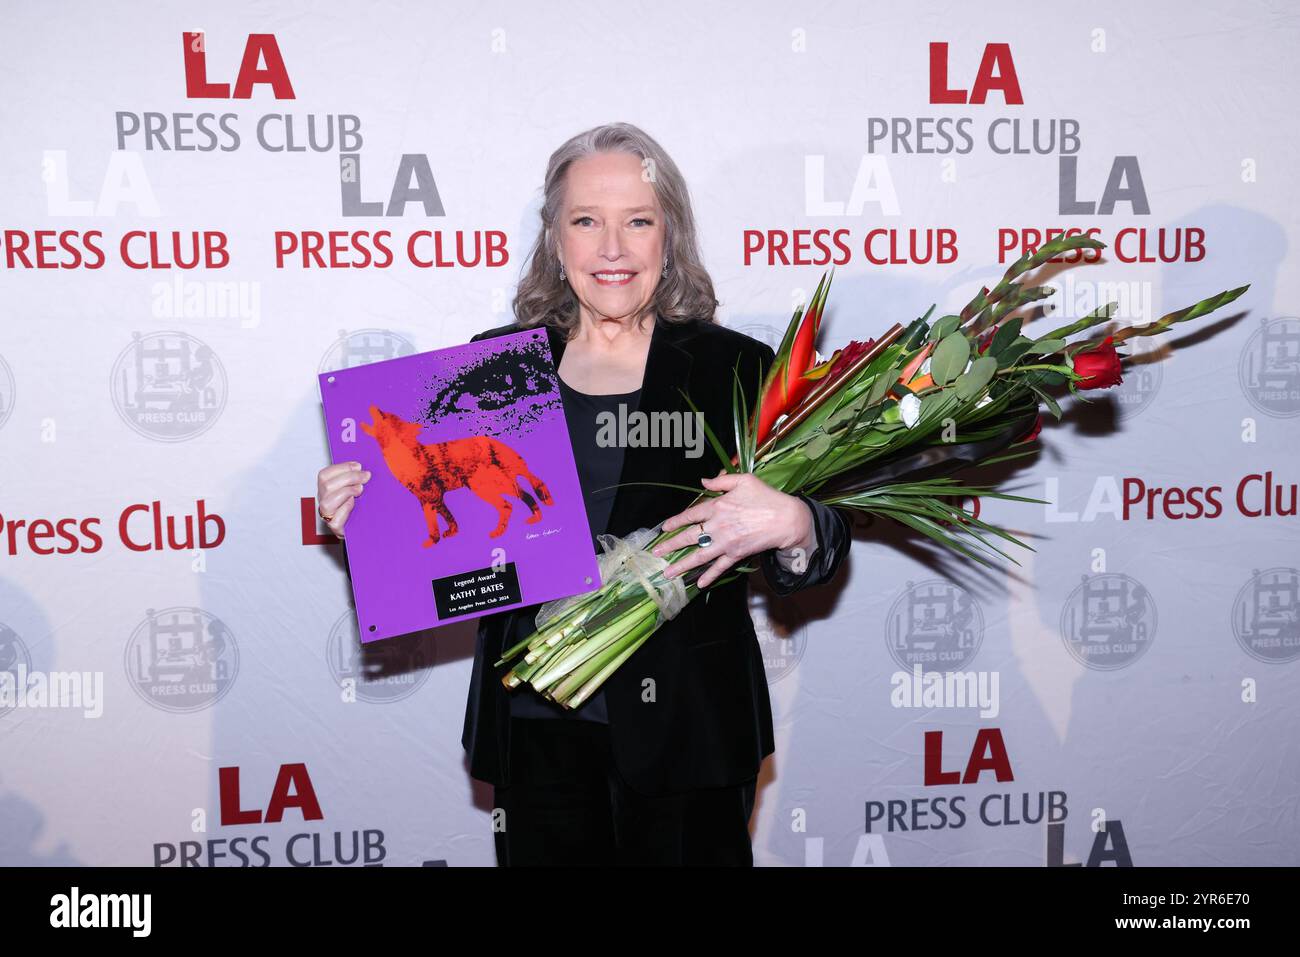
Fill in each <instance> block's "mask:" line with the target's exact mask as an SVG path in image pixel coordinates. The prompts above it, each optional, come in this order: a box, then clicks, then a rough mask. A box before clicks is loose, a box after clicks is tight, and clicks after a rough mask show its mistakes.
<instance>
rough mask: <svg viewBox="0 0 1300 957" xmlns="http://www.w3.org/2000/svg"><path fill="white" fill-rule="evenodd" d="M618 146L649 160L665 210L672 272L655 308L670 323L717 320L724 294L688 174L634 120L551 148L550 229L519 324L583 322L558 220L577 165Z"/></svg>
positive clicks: (519, 303) (541, 240) (531, 270)
mask: <svg viewBox="0 0 1300 957" xmlns="http://www.w3.org/2000/svg"><path fill="white" fill-rule="evenodd" d="M613 152H621V153H631V154H633V155H634V156H638V157H640V159H641V160H642V163H643V164H645V165H647V166H649V168H650V174H651V175H650V184H651V186H653V187H654V191H655V195H656V196H657V197H658V199H659V205H660V206H662V207H663V211H664V217H665V220H666V222H665V228H666V232H665V237H664V250H665V252H666V253H667V254H668V275H667V276H665V277H662V278H661V279H660V280H659V283H658V285H656V287H655V292H654V297H653V299H652V300H651V303H650V307H651V308H652V309H653V310H654V311H656V312H658V314H659V315H660V316H662V317H663V318H664V319H665V320H667V321H669V322H680V321H683V320H686V319H692V318H698V319H704V320H705V321H707V322H713V321H714V318H715V312H716V310H717V308H718V300H717V299H716V298H715V297H714V294H713V280H712V279H710V278H709V274H708V272H707V271H706V270H705V268H704V264H703V262H702V259H701V256H700V249H699V243H698V241H697V239H696V234H695V214H694V212H693V211H692V210H691V199H690V192H689V190H688V189H687V188H686V180H685V178H683V176H682V174H681V171H680V170H678V168H677V164H676V163H674V162H673V160H672V157H670V156H669V155H668V153H667V152H666V151H665V150H664V148H663V147H662V146H660V145H659V144H658V143H657V142H655V140H654V138H653V137H651V136H650V135H649V134H648V133H646V132H645V131H644V130H641V129H639V128H638V127H636V126H633V125H632V124H631V123H607V124H605V125H603V126H596V127H593V128H591V129H589V130H586V131H585V132H582V133H579V134H578V135H577V136H575V137H573V138H572V139H570V140H569V141H568V142H567V143H565V144H564V145H563V146H561V147H560V148H559V149H557V150H556V151H555V152H554V153H552V154H551V160H550V163H548V164H547V167H546V182H545V184H544V185H543V196H544V199H543V202H542V209H541V217H542V228H541V230H540V231H539V232H538V234H537V241H536V242H535V243H534V244H533V248H532V251H531V252H530V253H529V254H528V260H527V267H526V269H525V271H524V274H523V276H522V277H521V278H520V280H519V287H518V289H517V290H516V292H515V300H514V312H515V322H516V324H518V325H520V326H525V327H532V326H539V325H543V324H547V325H553V326H557V327H559V328H560V329H562V330H564V332H565V335H566V336H569V335H572V334H573V330H574V329H576V328H577V326H578V322H579V313H578V299H577V297H576V296H575V295H574V294H573V290H572V289H571V288H570V286H569V284H568V283H567V282H564V281H563V280H561V279H560V258H559V255H558V240H557V238H556V235H555V225H556V219H557V218H558V216H559V214H560V203H561V201H562V200H563V198H564V180H565V175H566V174H567V173H568V170H569V166H570V164H571V163H573V161H574V160H576V159H579V158H580V157H583V156H590V155H591V154H593V153H613ZM647 161H648V162H647Z"/></svg>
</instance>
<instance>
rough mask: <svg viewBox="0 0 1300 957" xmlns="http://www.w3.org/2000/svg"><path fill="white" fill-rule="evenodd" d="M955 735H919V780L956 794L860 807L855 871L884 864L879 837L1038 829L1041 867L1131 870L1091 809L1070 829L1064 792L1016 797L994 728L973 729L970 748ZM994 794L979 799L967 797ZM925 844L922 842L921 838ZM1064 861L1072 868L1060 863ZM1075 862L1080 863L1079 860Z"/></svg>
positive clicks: (1111, 830)
mask: <svg viewBox="0 0 1300 957" xmlns="http://www.w3.org/2000/svg"><path fill="white" fill-rule="evenodd" d="M958 734H964V732H958V733H957V734H954V733H951V732H950V733H948V734H947V736H946V737H945V733H944V732H943V731H926V732H925V736H924V739H923V740H924V746H923V751H922V767H921V769H920V770H921V780H922V782H923V784H924V786H925V787H926V788H927V789H929V788H941V789H956V790H955V791H951V790H949V791H948V792H947V793H943V794H934V795H930V794H928V793H927V795H926V796H923V797H915V798H911V799H905V798H889V799H887V800H873V799H869V800H867V801H866V808H865V810H866V827H865V831H864V833H863V835H862V836H861V837H860V838H859V840H858V847H857V849H856V851H855V857H854V863H855V864H861V863H865V862H867V861H869V860H872V861H873V862H874V863H876V864H888V863H889V861H888V854H887V852H886V850H885V845H884V836H885V835H887V834H910V833H912V832H916V831H924V832H927V834H928V833H930V832H934V831H961V830H963V829H966V828H969V827H972V826H976V825H978V826H982V827H988V828H998V829H1005V828H1022V827H1031V828H1042V829H1043V830H1044V837H1045V841H1044V849H1045V853H1044V864H1045V866H1047V867H1080V866H1087V867H1101V866H1102V865H1108V864H1109V865H1115V866H1120V867H1132V866H1133V857H1132V854H1131V852H1130V849H1129V845H1128V839H1127V837H1126V836H1125V833H1124V825H1123V822H1122V821H1120V820H1119V819H1117V818H1115V819H1112V818H1109V817H1108V816H1107V814H1106V812H1105V810H1104V809H1102V808H1095V809H1093V811H1092V814H1091V818H1090V820H1089V821H1088V822H1087V824H1086V825H1080V826H1077V827H1075V828H1073V829H1067V828H1069V825H1070V822H1069V817H1070V811H1069V798H1068V795H1067V793H1066V792H1065V791H1057V790H1038V791H1029V790H1016V789H1015V788H1012V787H1006V785H1011V784H1013V783H1014V782H1015V780H1016V776H1015V772H1014V770H1013V767H1012V762H1011V754H1010V752H1009V750H1008V748H1007V743H1006V740H1005V739H1004V737H1003V735H1002V730H1001V729H1000V728H979V729H978V730H976V731H975V733H974V739H973V740H972V741H971V742H970V744H969V746H967V745H966V743H965V741H966V740H967V739H965V738H962V739H960V740H957V741H954V738H957V736H958ZM990 783H992V784H993V790H992V791H991V792H990V793H987V794H983V795H981V796H979V797H975V796H973V795H972V794H971V793H970V792H971V791H973V790H976V789H979V790H984V789H985V788H986V787H987V786H988V785H989V784H990ZM927 839H928V838H927ZM1067 857H1073V858H1076V860H1074V861H1071V862H1069V863H1067ZM1080 858H1081V859H1080Z"/></svg>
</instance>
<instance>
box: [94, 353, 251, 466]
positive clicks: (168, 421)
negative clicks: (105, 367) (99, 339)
mask: <svg viewBox="0 0 1300 957" xmlns="http://www.w3.org/2000/svg"><path fill="white" fill-rule="evenodd" d="M110 391H111V393H112V398H113V406H114V408H116V409H117V413H118V415H120V416H121V417H122V420H123V421H124V422H125V423H126V424H127V425H129V426H130V427H131V428H132V429H133V430H135V431H136V432H137V433H139V434H140V435H143V436H144V437H145V438H147V439H153V440H154V441H157V442H183V441H185V440H187V439H192V438H194V437H195V436H198V435H202V434H203V433H204V432H206V431H207V430H208V429H210V428H212V426H213V425H215V424H216V421H217V419H218V417H219V416H220V415H221V411H222V410H223V409H224V408H225V407H226V370H225V366H223V365H222V364H221V360H220V359H218V358H217V354H216V353H215V352H213V351H212V349H211V348H210V347H209V346H208V345H207V344H206V343H204V342H202V341H201V340H199V339H197V338H195V337H194V336H191V335H189V334H188V333H184V332H154V333H149V334H143V333H139V332H136V333H133V334H132V336H131V344H130V345H129V346H127V347H126V348H125V349H123V350H122V351H121V353H120V354H119V355H118V357H117V359H116V361H115V362H114V363H113V371H112V375H111V376H110Z"/></svg>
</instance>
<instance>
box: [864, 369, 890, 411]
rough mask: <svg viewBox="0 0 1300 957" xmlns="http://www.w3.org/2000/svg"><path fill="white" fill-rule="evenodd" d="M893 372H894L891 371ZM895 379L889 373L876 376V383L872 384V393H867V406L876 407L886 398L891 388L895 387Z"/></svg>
mask: <svg viewBox="0 0 1300 957" xmlns="http://www.w3.org/2000/svg"><path fill="white" fill-rule="evenodd" d="M890 371H891V372H892V371H893V370H890ZM893 383H894V379H893V377H892V376H891V375H890V374H889V372H882V373H881V374H880V375H878V376H876V381H875V382H873V383H871V391H870V392H868V393H867V405H875V404H876V403H877V402H879V401H880V400H881V399H883V398H884V397H885V393H886V392H888V391H889V387H890V386H891V385H893Z"/></svg>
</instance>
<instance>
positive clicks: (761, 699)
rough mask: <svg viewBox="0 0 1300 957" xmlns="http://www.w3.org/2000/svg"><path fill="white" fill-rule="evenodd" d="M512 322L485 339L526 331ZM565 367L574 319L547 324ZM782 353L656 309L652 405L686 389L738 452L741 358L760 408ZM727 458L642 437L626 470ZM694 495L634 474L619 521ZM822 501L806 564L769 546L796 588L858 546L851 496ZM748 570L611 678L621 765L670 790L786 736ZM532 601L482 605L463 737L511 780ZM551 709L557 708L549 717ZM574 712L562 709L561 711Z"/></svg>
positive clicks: (708, 469) (711, 783) (757, 756)
mask: <svg viewBox="0 0 1300 957" xmlns="http://www.w3.org/2000/svg"><path fill="white" fill-rule="evenodd" d="M520 328H521V327H519V326H517V325H513V324H512V325H506V326H499V327H497V328H494V329H489V330H487V331H486V332H482V333H479V334H478V335H476V336H474V339H475V340H479V339H485V338H489V337H492V336H499V335H506V334H508V333H511V332H518V331H520ZM546 329H547V332H548V334H549V338H550V344H551V351H552V355H553V357H554V360H555V367H556V368H557V369H558V368H559V365H560V358H561V356H563V354H564V348H565V344H566V343H565V341H564V338H563V333H562V332H561V331H560V330H558V329H556V328H555V327H553V326H547V327H546ZM774 359H775V353H774V352H773V351H772V348H771V347H770V346H768V345H767V344H765V343H763V342H760V341H758V340H757V339H753V338H750V337H749V336H746V335H744V334H742V333H739V332H736V331H735V330H732V329H728V328H726V327H724V326H719V325H717V324H715V323H712V322H706V321H703V320H699V319H694V320H690V321H687V322H668V321H665V320H664V319H662V318H659V317H656V320H655V327H654V331H653V334H652V337H651V341H650V351H649V355H648V357H647V359H646V367H645V377H644V381H643V384H642V391H641V403H640V406H639V408H640V410H641V411H644V412H658V411H666V412H678V411H680V412H683V413H686V414H690V406H689V405H687V404H686V402H685V400H684V399H683V398H682V396H681V393H679V392H678V389H679V388H681V389H684V390H685V391H686V393H687V394H688V395H689V396H690V398H691V401H692V402H694V403H695V405H696V407H697V408H699V410H700V411H701V412H702V413H703V414H704V417H705V419H706V420H707V421H708V423H709V426H710V427H711V428H712V429H713V431H714V432H715V433H716V434H717V435H718V437H719V439H720V440H721V441H722V443H723V445H724V446H725V447H726V450H727V454H728V455H730V454H732V453H734V452H735V430H734V428H733V424H732V412H731V407H732V368H733V366H735V364H736V363H737V361H738V360H739V362H740V372H741V382H742V384H743V385H744V388H745V396H746V402H747V403H748V404H749V408H751V409H752V408H753V405H754V401H755V391H756V387H757V384H758V381H759V377H760V375H761V374H765V373H766V371H767V369H768V367H769V366H770V365H771V363H772V362H773V360H774ZM720 467H721V465H720V463H719V461H718V457H717V454H716V453H715V452H714V451H713V449H712V447H711V446H710V445H709V444H708V443H707V442H706V443H705V446H704V452H703V454H702V455H700V456H699V457H697V458H690V457H688V456H687V455H685V450H684V449H673V448H654V447H649V446H631V447H628V448H627V449H625V451H624V461H623V471H622V477H621V478H620V482H634V481H635V482H674V483H678V484H681V485H687V486H691V487H693V488H698V489H700V490H701V491H702V490H703V486H701V485H700V479H701V478H704V477H706V476H713V475H716V474H717V473H718V471H719V469H720ZM692 498H694V495H693V494H692V493H689V492H686V491H684V490H679V489H671V488H664V487H661V486H651V485H628V486H623V487H621V488H619V489H618V490H617V492H616V493H615V498H614V504H613V510H612V512H611V514H610V518H609V527H608V532H609V533H610V534H613V535H620V536H622V535H627V534H629V533H630V532H633V531H635V530H636V529H638V528H641V527H653V526H654V525H656V524H658V523H659V522H661V521H663V520H664V519H666V518H668V517H669V516H671V515H675V514H677V513H678V512H680V511H681V510H682V509H684V508H685V507H686V506H687V505H689V504H690V502H691V500H692ZM804 501H806V502H808V504H809V505H810V506H811V507H812V509H813V514H814V519H815V525H816V528H817V544H818V547H817V550H816V552H815V553H814V554H813V556H812V558H811V560H810V561H809V565H808V569H807V570H806V571H805V572H803V573H802V574H793V573H790V572H786V571H785V570H784V569H783V568H781V566H780V565H779V564H778V563H777V561H776V559H775V552H774V551H768V552H766V553H763V555H762V556H761V558H760V557H759V556H754V557H753V558H751V559H750V562H751V563H752V562H753V561H754V560H755V559H758V560H760V561H761V563H762V568H763V571H764V575H765V577H766V578H767V580H768V583H769V585H770V586H771V587H772V589H773V591H774V592H776V593H777V594H781V595H786V594H790V593H791V592H794V591H797V590H799V589H802V588H808V587H811V586H814V585H820V584H822V583H823V582H826V581H828V580H829V579H830V578H831V577H832V576H833V575H834V574H835V572H836V570H837V569H838V568H839V566H840V563H841V562H842V561H843V560H844V557H845V555H846V554H847V552H848V549H849V542H850V523H849V520H848V517H847V516H846V515H845V514H844V513H843V512H842V511H840V510H839V509H834V508H829V507H827V506H824V505H821V504H819V503H816V502H814V501H813V500H811V499H809V498H806V497H804ZM748 594H749V581H748V576H741V577H739V578H738V579H736V580H735V581H732V582H729V583H728V584H726V585H720V586H719V585H715V586H713V587H711V588H709V589H708V590H707V591H706V592H705V594H703V595H700V596H698V597H697V598H696V599H695V600H694V601H692V602H691V603H690V604H688V605H687V606H686V608H685V609H683V611H682V612H681V613H680V614H679V615H678V616H677V617H676V618H674V619H672V620H671V621H668V622H665V623H664V624H663V625H662V626H661V627H660V628H659V630H658V631H656V632H655V633H654V634H653V635H651V636H650V638H649V639H648V640H647V641H646V642H645V644H643V645H642V646H641V647H640V648H639V649H637V651H636V653H635V654H633V655H632V657H631V658H629V659H628V660H627V661H626V662H624V664H623V665H622V666H621V667H620V668H619V669H618V671H616V672H615V673H614V674H613V675H611V676H610V678H609V679H608V680H607V681H606V682H605V683H604V685H603V686H602V687H603V688H604V690H605V703H606V708H607V710H608V714H609V730H610V739H611V747H612V750H613V755H614V759H615V762H616V763H617V765H618V770H619V771H620V772H621V774H622V775H623V778H624V780H626V781H627V782H628V783H629V784H630V785H631V786H632V787H633V788H634V789H635V790H637V791H639V792H641V793H643V794H666V793H674V792H680V791H685V790H692V789H697V788H710V787H723V786H728V785H735V784H739V783H741V782H743V781H746V780H748V779H750V778H752V777H754V776H755V775H756V774H757V773H758V770H759V765H760V764H761V763H762V760H763V758H765V757H766V756H767V755H769V754H771V753H772V751H773V750H774V743H773V736H772V706H771V701H770V700H769V697H768V689H767V677H766V674H765V672H764V670H763V660H762V656H761V653H760V650H759V645H758V638H757V636H756V635H755V632H754V623H753V620H752V619H751V618H750V615H749V598H748ZM538 607H539V606H537V605H533V606H529V607H526V608H518V609H514V610H511V611H505V612H500V613H498V614H495V615H485V616H483V617H481V618H479V619H478V636H477V639H476V642H475V649H474V669H473V674H472V677H471V678H470V685H469V697H468V700H467V702H466V706H465V727H464V731H463V733H462V735H461V744H462V745H463V746H464V748H465V750H466V751H467V752H468V753H469V764H470V774H471V775H472V776H473V777H475V778H478V779H480V780H483V781H490V782H492V783H493V784H499V785H505V784H508V783H509V761H508V756H509V753H510V752H509V745H510V740H509V733H510V702H509V697H508V696H509V695H511V694H535V693H536V692H534V691H532V690H531V689H529V688H526V687H521V688H517V689H515V690H513V691H508V690H507V689H506V688H505V687H504V686H503V685H502V683H501V676H502V675H503V674H504V673H505V672H506V670H507V666H502V667H500V668H493V667H492V665H493V662H495V661H496V660H497V659H498V658H500V657H501V652H502V650H503V647H504V641H505V637H506V636H507V635H509V634H511V631H510V625H511V620H512V618H513V616H515V615H527V616H529V618H530V619H531V618H532V617H534V616H535V615H536V613H537V609H538ZM543 720H544V719H543ZM552 720H563V719H559V718H556V719H552Z"/></svg>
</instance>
